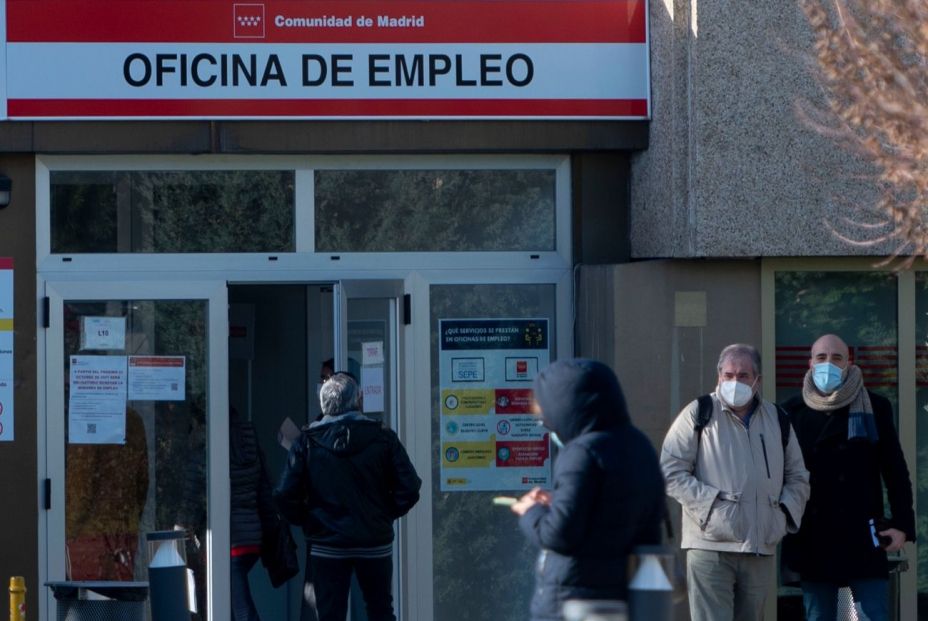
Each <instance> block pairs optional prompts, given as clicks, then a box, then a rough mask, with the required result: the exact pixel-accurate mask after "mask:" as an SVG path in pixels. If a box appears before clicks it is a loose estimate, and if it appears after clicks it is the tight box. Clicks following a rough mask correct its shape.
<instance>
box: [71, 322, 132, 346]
mask: <svg viewBox="0 0 928 621" xmlns="http://www.w3.org/2000/svg"><path fill="white" fill-rule="evenodd" d="M125 348H126V318H125V317H81V349H82V350H84V349H125Z"/></svg>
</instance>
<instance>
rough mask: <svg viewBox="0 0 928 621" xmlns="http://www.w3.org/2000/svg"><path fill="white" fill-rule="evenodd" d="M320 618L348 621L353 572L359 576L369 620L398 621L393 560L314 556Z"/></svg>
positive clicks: (317, 605) (317, 609)
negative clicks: (394, 596) (394, 612)
mask: <svg viewBox="0 0 928 621" xmlns="http://www.w3.org/2000/svg"><path fill="white" fill-rule="evenodd" d="M311 562H312V575H313V582H314V586H315V590H316V611H317V612H318V613H319V621H345V618H346V616H347V614H348V592H349V589H350V588H351V575H352V573H353V574H354V575H355V576H356V577H357V579H358V586H360V587H361V594H362V595H363V596H364V606H365V608H366V609H367V618H368V621H396V617H395V616H394V615H393V559H392V558H391V557H389V556H387V557H384V558H339V559H333V558H322V557H319V556H313V557H311Z"/></svg>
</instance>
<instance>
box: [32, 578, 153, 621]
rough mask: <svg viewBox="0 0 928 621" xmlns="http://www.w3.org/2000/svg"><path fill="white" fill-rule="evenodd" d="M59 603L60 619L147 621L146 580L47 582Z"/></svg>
mask: <svg viewBox="0 0 928 621" xmlns="http://www.w3.org/2000/svg"><path fill="white" fill-rule="evenodd" d="M45 584H46V586H48V587H50V588H51V590H52V593H54V595H55V600H56V602H57V603H58V613H57V617H55V618H56V619H57V621H145V601H146V600H147V599H148V583H147V582H104V581H99V582H96V581H71V582H46V583H45Z"/></svg>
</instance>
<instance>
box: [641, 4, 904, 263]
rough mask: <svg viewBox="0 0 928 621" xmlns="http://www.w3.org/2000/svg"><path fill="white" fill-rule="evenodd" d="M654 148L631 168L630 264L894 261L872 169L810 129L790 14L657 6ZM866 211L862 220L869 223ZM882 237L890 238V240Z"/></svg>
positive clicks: (799, 46) (808, 43)
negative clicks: (855, 223) (886, 257)
mask: <svg viewBox="0 0 928 621" xmlns="http://www.w3.org/2000/svg"><path fill="white" fill-rule="evenodd" d="M649 5H650V36H651V80H652V83H651V91H652V97H653V106H652V112H653V120H652V122H651V129H650V145H649V148H648V149H647V150H646V151H643V152H640V153H637V154H636V155H635V156H634V158H633V161H632V192H631V195H632V212H631V223H632V228H631V231H632V240H631V241H632V257H635V258H662V257H663V258H667V257H756V256H829V255H838V256H840V255H858V254H867V255H878V254H886V253H887V252H888V251H889V250H890V249H892V248H894V245H893V244H886V243H884V244H878V245H875V246H861V245H855V244H852V243H849V242H847V241H842V240H841V239H840V238H839V237H838V235H836V234H834V233H832V232H831V231H830V230H829V227H834V228H835V229H837V231H838V232H840V233H841V234H843V235H846V236H849V237H850V238H852V239H854V240H858V241H865V240H868V239H873V237H874V236H875V235H877V234H879V233H878V232H873V231H870V232H865V231H863V230H862V229H859V228H856V227H852V226H849V225H848V224H847V223H846V222H845V221H844V220H843V218H844V217H845V216H850V217H851V218H854V219H857V220H861V219H865V220H872V218H871V217H870V215H869V214H870V212H869V208H870V206H871V205H872V204H873V197H874V193H873V190H872V188H871V187H870V186H869V185H867V184H866V182H865V181H863V180H861V179H859V178H857V177H856V175H857V174H858V173H860V172H863V171H865V170H866V169H865V167H863V166H861V165H860V163H859V162H857V163H855V160H854V158H853V157H852V156H851V155H850V154H849V153H848V152H847V151H845V150H842V149H841V148H839V147H838V146H836V145H835V143H834V142H833V141H832V140H831V139H830V138H827V137H825V136H823V135H821V134H820V133H818V132H816V131H815V130H813V129H812V128H810V126H809V125H808V124H807V123H805V122H803V121H802V120H801V119H800V118H799V116H798V114H797V109H798V108H799V107H800V106H802V105H803V102H813V103H814V102H820V101H821V98H822V94H821V90H820V88H819V86H818V84H817V82H816V80H815V78H814V76H813V74H812V72H811V71H810V67H811V66H813V65H812V63H814V61H811V63H810V61H809V58H808V54H809V53H810V52H811V50H812V35H811V31H810V29H809V26H808V24H807V22H806V20H805V17H804V16H803V14H802V13H801V11H800V10H799V8H798V6H797V3H795V2H786V3H783V2H730V1H721V0H652V1H651V2H650V3H649ZM861 208H862V209H863V211H861V210H860V209H861ZM883 232H885V231H883Z"/></svg>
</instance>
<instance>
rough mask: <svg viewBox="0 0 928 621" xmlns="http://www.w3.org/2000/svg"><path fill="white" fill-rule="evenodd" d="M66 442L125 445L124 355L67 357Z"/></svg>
mask: <svg viewBox="0 0 928 621" xmlns="http://www.w3.org/2000/svg"><path fill="white" fill-rule="evenodd" d="M68 441H69V442H70V443H71V444H125V443H126V357H125V356H71V390H70V398H69V399H68Z"/></svg>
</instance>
